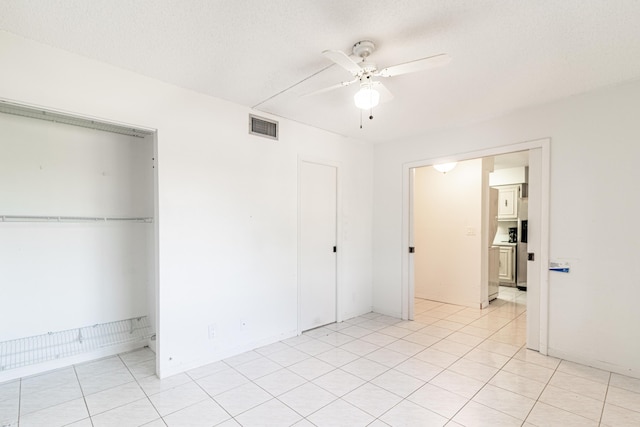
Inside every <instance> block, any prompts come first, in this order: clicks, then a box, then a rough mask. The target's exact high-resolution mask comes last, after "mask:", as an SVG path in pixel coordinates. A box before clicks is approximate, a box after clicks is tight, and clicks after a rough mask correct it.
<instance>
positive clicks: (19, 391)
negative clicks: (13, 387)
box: [9, 378, 22, 426]
mask: <svg viewBox="0 0 640 427" xmlns="http://www.w3.org/2000/svg"><path fill="white" fill-rule="evenodd" d="M21 411H22V378H20V385H19V386H18V418H17V420H16V423H17V424H16V426H20V412H21ZM9 425H11V424H9Z"/></svg>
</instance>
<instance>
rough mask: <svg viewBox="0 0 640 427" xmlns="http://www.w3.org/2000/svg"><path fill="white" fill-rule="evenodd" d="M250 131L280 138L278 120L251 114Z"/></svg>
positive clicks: (253, 133) (259, 134)
mask: <svg viewBox="0 0 640 427" xmlns="http://www.w3.org/2000/svg"><path fill="white" fill-rule="evenodd" d="M249 133H250V134H252V135H258V136H264V137H265V138H270V139H275V140H278V122H276V121H275V120H267V119H265V118H263V117H258V116H254V115H253V114H249Z"/></svg>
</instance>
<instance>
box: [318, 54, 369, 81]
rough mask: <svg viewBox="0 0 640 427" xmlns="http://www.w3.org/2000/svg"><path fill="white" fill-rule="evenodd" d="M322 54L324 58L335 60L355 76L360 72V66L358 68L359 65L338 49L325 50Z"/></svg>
mask: <svg viewBox="0 0 640 427" xmlns="http://www.w3.org/2000/svg"><path fill="white" fill-rule="evenodd" d="M322 54H323V55H324V56H325V58H327V59H329V60H331V61H333V62H335V63H336V64H338V65H339V66H341V67H342V68H344V69H345V70H347V71H348V72H350V73H351V74H352V75H354V76H357V75H358V74H360V73H361V72H362V68H360V66H359V65H358V64H357V63H356V62H354V61H353V59H351V58H349V57H348V56H347V54H346V53H344V52H341V51H339V50H325V51H324V52H322Z"/></svg>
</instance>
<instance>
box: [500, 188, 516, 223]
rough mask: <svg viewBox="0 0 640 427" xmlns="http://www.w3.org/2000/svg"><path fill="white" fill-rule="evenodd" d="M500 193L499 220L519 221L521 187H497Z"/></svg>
mask: <svg viewBox="0 0 640 427" xmlns="http://www.w3.org/2000/svg"><path fill="white" fill-rule="evenodd" d="M496 188H497V189H498V191H499V193H498V219H499V220H516V219H518V197H520V186H519V185H504V186H501V187H496Z"/></svg>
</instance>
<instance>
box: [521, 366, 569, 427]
mask: <svg viewBox="0 0 640 427" xmlns="http://www.w3.org/2000/svg"><path fill="white" fill-rule="evenodd" d="M562 361H563V359H560V362H558V364H557V365H556V367H555V368H554V370H553V373H552V374H551V375H550V376H549V379H548V380H547V382H546V383H545V385H544V387H543V388H542V390H541V391H540V394H539V395H538V397H536V401H535V402H534V403H533V406H532V407H531V409H530V410H529V412H528V413H527V416H526V417H525V419H524V422H528V421H527V419H528V418H529V417H530V416H531V413H532V412H533V408H535V407H536V405H537V404H538V402H540V396H542V394H543V393H544V391H545V390H546V389H547V387H548V386H549V383H550V382H551V378H553V376H554V375H555V374H556V372H558V368H559V367H560V365H561V364H562ZM541 403H544V402H541ZM551 406H553V405H551ZM554 407H555V406H554ZM558 409H562V408H558ZM562 410H563V411H566V412H569V413H571V414H573V412H570V411H567V410H566V409H562ZM531 424H533V423H531Z"/></svg>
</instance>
